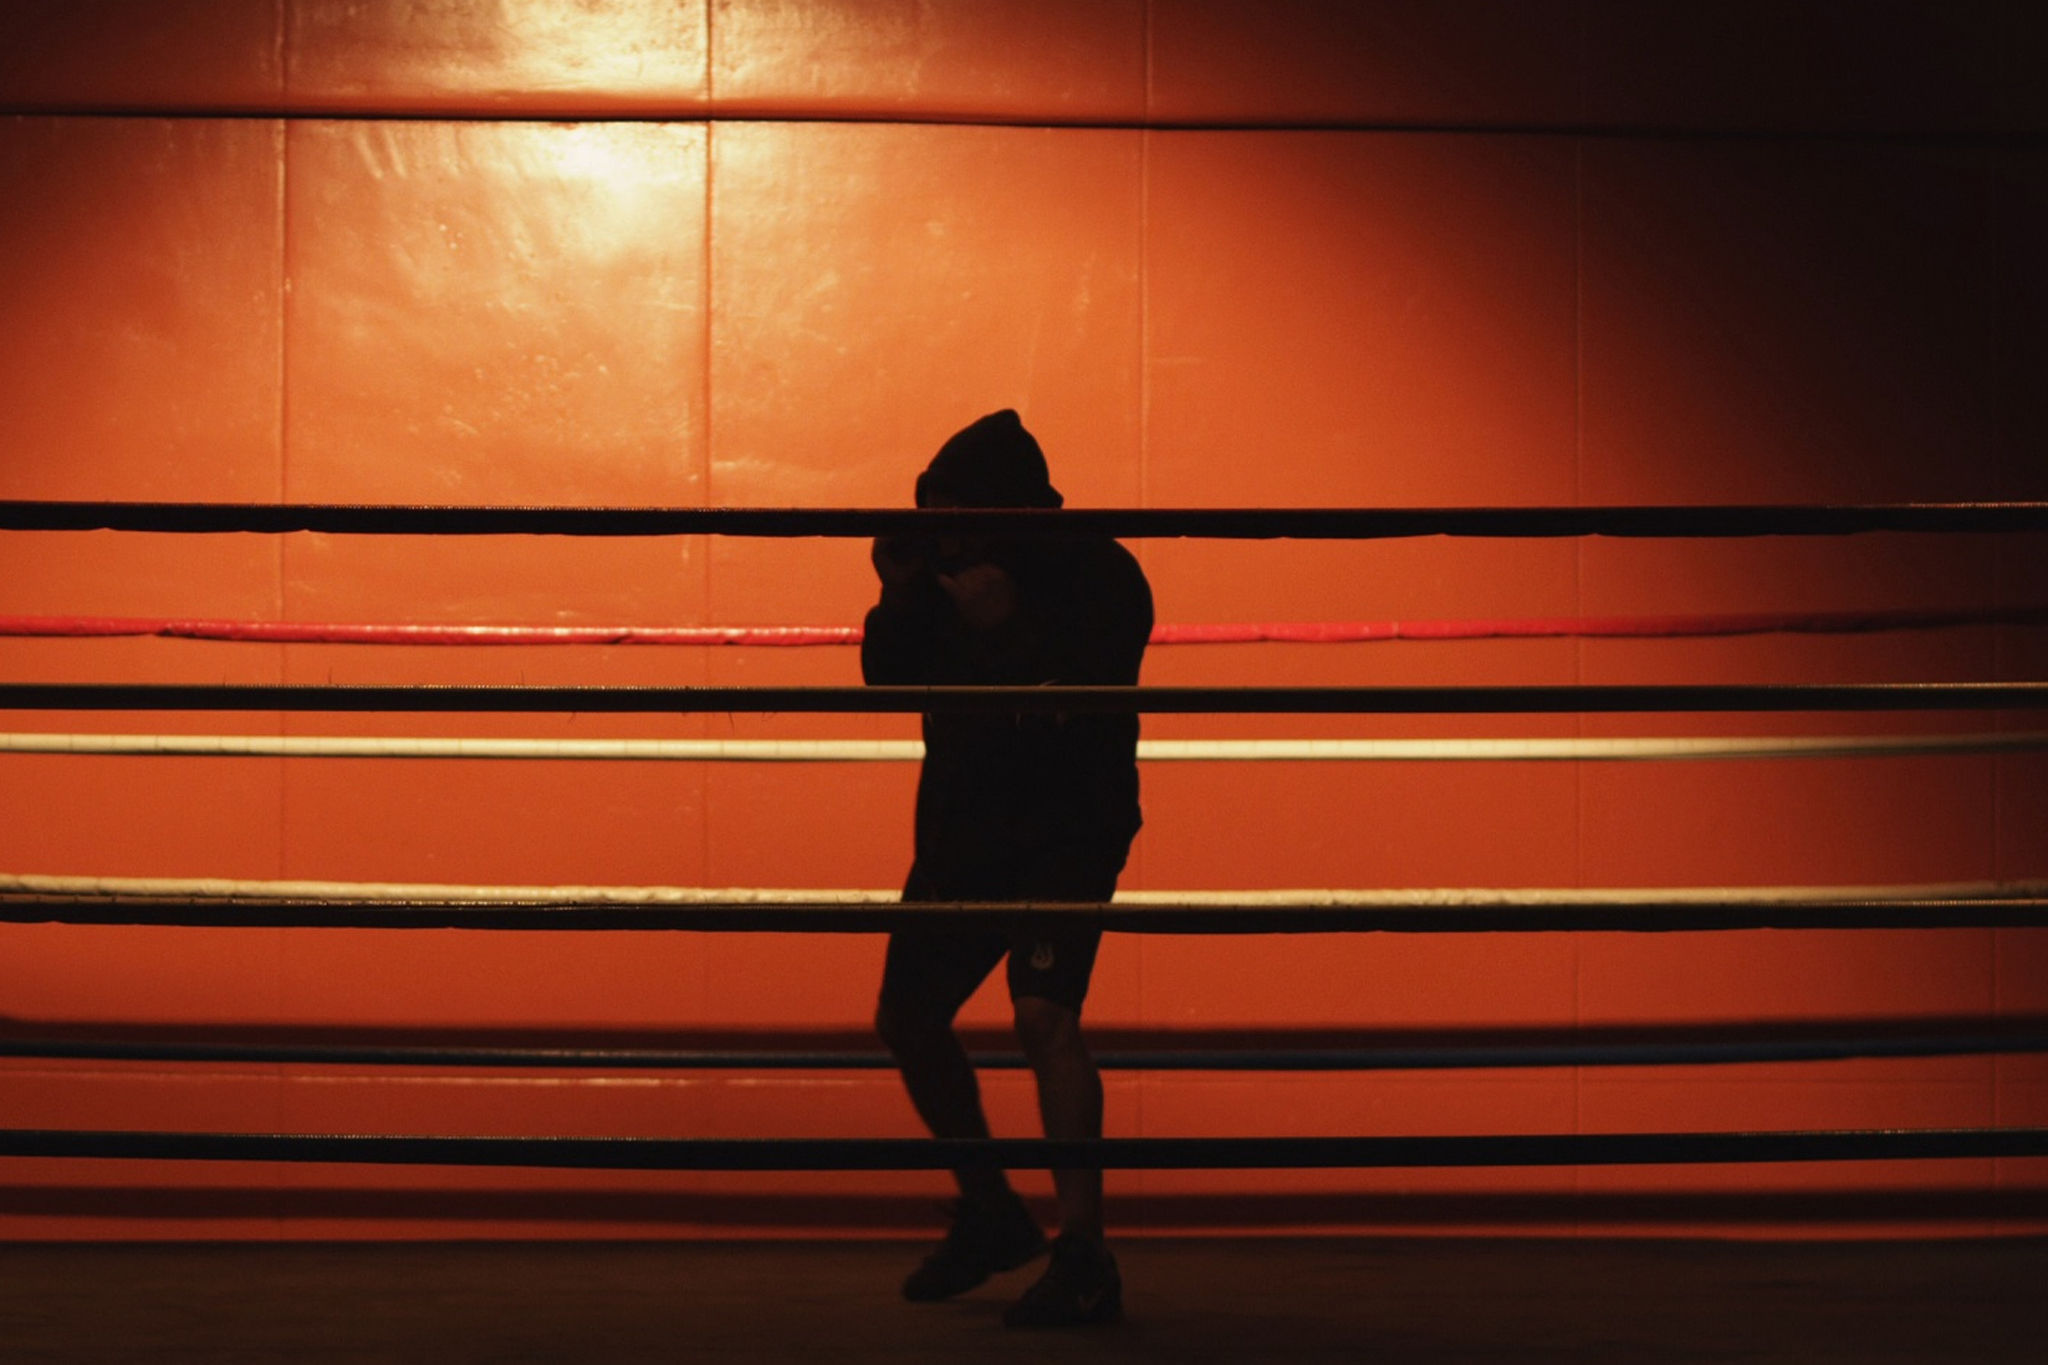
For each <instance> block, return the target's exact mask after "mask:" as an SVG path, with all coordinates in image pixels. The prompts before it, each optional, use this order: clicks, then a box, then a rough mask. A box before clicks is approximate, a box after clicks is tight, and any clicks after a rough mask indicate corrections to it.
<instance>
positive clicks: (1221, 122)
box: [0, 92, 2048, 150]
mask: <svg viewBox="0 0 2048 1365" xmlns="http://www.w3.org/2000/svg"><path fill="white" fill-rule="evenodd" d="M550 93H552V92H550ZM43 115H63V116H64V117H67V118H74V119H152V120H174V121H175V120H202V119H203V120H207V121H209V122H211V121H219V120H229V121H241V122H262V123H275V122H281V121H291V120H299V119H304V120H317V121H319V122H322V123H488V124H492V125H494V126H496V125H518V124H536V123H548V124H561V123H606V124H638V123H684V124H699V125H707V126H727V127H732V126H738V127H745V126H748V125H755V124H759V125H769V126H772V125H776V124H785V123H824V124H833V125H838V126H842V127H844V126H864V125H869V124H882V125H886V126H888V127H892V128H1014V129H1026V130H1039V129H1076V130H1081V131H1087V132H1110V133H1139V132H1166V133H1269V134H1283V133H1399V134H1405V135H1409V136H1417V137H1480V138H1494V137H1536V138H1587V139H1594V140H1598V141H1603V142H1606V141H1626V142H1704V143H1764V144H1773V145H1774V144H1786V143H1790V144H1795V145H1796V144H1813V143H1820V144H1841V145H1847V146H1852V147H1854V146H1905V147H1958V148H1988V149H1994V150H2003V149H2008V148H2032V147H2039V146H2041V145H2042V144H2043V143H2048V133H2044V132H2042V131H2041V130H2039V129H2037V128H2033V127H2031V126H2028V125H2026V124H2025V123H2024V122H2022V123H2020V124H2019V125H2017V126H2011V125H2008V126H1984V125H1981V124H1980V125H1974V126H1972V125H1967V124H1961V125H1957V126H1950V127H1936V128H1930V127H1916V126H1913V125H1911V124H1897V123H1870V124H1857V123H1847V124H1840V123H1837V124H1830V123H1828V122H1826V121H1824V120H1823V121H1814V122H1809V123H1803V124H1797V125H1793V126H1784V125H1779V126H1774V127H1744V126H1732V127H1731V126H1718V125H1714V124H1693V123H1659V122H1607V121H1600V122H1596V121H1591V120H1587V121H1579V120H1571V119H1566V120H1558V121H1550V120H1526V121H1515V122H1505V123H1503V122H1496V121H1493V120H1488V119H1469V120H1458V121H1442V120H1433V119H1412V120H1411V119H1387V118H1341V117H1325V118H1302V117H1294V116H1275V117H1271V118H1220V119H1219V118H1195V117H1175V116H1167V115H1160V114H1150V115H1147V116H1146V117H1143V118H1128V117H1127V118H1117V117H1114V116H1108V115H1089V114H1060V113H1017V112H1006V111H1002V110H943V111H940V110H925V111H920V112H912V111H909V110H902V109H889V110H886V111H876V112H867V113H862V112H858V111H850V110H840V111H835V112H833V113H830V114H825V113H822V112H820V111H819V110H816V109H807V108H799V109H793V110H786V111H778V110H773V109H744V110H739V109H728V108H720V107H718V106H716V105H705V104H699V103H692V102H689V101H678V102H677V103H675V104H671V105H659V106H656V107H653V108H624V109H621V108H613V107H609V106H604V107H598V106H593V105H592V104H591V103H589V102H587V101H578V100H575V99H561V100H553V101H550V100H539V101H535V100H532V99H525V100H523V101H522V102H521V104H520V107H519V108H518V110H517V111H516V112H508V111H507V110H505V109H504V108H502V107H500V106H498V105H496V104H493V103H489V102H487V101H481V102H479V103H477V104H474V105H462V104H456V105H448V104H444V103H440V102H434V103H430V104H427V105H424V106H423V105H419V104H412V105H407V104H403V103H399V104H381V105H377V106H375V107H370V108H362V107H352V108H330V107H327V106H326V105H324V104H323V103H320V102H308V103H292V102H289V101H287V102H284V103H279V104H254V105H252V104H208V103H206V102H204V101H181V102H178V103H165V102H163V101H158V100H71V99H9V100H0V117H31V116H43Z"/></svg>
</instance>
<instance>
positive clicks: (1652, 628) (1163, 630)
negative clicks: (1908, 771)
mask: <svg viewBox="0 0 2048 1365" xmlns="http://www.w3.org/2000/svg"><path fill="white" fill-rule="evenodd" d="M2043 624H2048V606H2036V607H2013V608H2004V609H1998V608H1980V609H1972V610H1950V611H1942V610H1919V611H1916V610H1884V611H1821V612H1757V613H1732V614H1731V613H1723V614H1717V615H1695V616H1552V617H1523V618H1508V619H1485V618H1480V619H1473V620H1436V621H1280V622H1239V623H1220V624H1184V625H1161V626H1158V627H1156V628H1155V629H1154V630H1153V632H1152V643H1153V644H1155V645H1195V644H1254V643H1287V644H1364V643H1372V642H1376V641H1383V640H1495V639H1516V638H1525V639H1526V638H1541V637H1549V638H1596V637H1598V638H1637V639H1659V638H1664V639H1669V638H1679V637H1687V636H1712V635H1756V634H1763V633H1767V632H1798V633H1809V634H1852V633H1860V632H1867V631H1885V630H1928V629H1934V628H1938V627H1944V626H1972V625H2043ZM0 636H32V637H64V638H84V637H113V636H165V637H171V638H176V639H186V640H233V641H246V642H261V643H271V644H355V645H855V644H859V643H860V639H861V630H860V627H859V626H504V625H500V626H475V625H391V624H338V623H320V622H297V621H220V620H181V619H174V618H165V617H134V616H0Z"/></svg>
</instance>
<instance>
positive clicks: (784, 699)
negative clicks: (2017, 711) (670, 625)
mask: <svg viewBox="0 0 2048 1365" xmlns="http://www.w3.org/2000/svg"><path fill="white" fill-rule="evenodd" d="M2043 706H2048V682H1960V683H1958V682H1942V683H1931V682H1930V683H1764V684H1751V685H1741V684H1712V683H1708V684H1693V683H1667V684H1651V685H1641V684H1594V685H1585V686H1580V685H1548V686H1546V685H1539V686H1528V687H1070V686H1043V687H956V686H935V687H905V686H886V687H882V686H875V687H524V686H516V687H515V686H469V685H459V684H454V685H451V684H434V685H429V686H388V685H374V684H373V685H368V686H350V685H343V684H275V685H273V684H260V683H259V684H240V683H219V684H207V683H0V710H23V709H34V710H50V711H67V710H70V711H337V712H343V711H345V712H360V711H387V712H449V711H462V712H498V713H507V712H527V713H536V712H561V713H580V714H587V715H598V714H604V715H624V714H642V715H649V714H682V713H688V712H733V713H739V712H756V713H760V712H812V713H815V712H840V713H847V714H865V715H875V714H889V713H896V714H922V713H925V712H930V711H951V712H961V713H968V714H982V715H988V714H997V713H1000V714H1010V713H1014V712H1019V711H1032V712H1065V713H1068V714H1073V715H1107V714H1127V713H1130V712H1134V711H1136V712H1151V713H1156V714H1162V715H1189V714H1203V715H1211V714H1219V713H1234V714H1241V715H1284V714H1294V715H1366V714H1374V715H1426V714H1438V715H1446V714H1460V715H1470V714H1477V713H1482V712H1490V713H1499V714H1509V713H1520V714H1527V715H1556V714H1560V713H1565V714H1569V713H1577V712H1594V711H1607V712H1630V711H1990V710H2002V709H2012V708H2036V707H2043Z"/></svg>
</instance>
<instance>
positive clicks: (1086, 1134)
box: [861, 410, 1152, 1327]
mask: <svg viewBox="0 0 2048 1365" xmlns="http://www.w3.org/2000/svg"><path fill="white" fill-rule="evenodd" d="M917 505H918V506H919V507H1043V508H1054V507H1058V506H1059V505H1060V495H1059V492H1058V490H1057V489H1055V488H1054V487H1053V486H1052V481H1051V479H1050V478H1049V477H1048V476H1047V474H1046V467H1045V455H1044V453H1043V452H1042V451H1040V450H1039V448H1038V442H1037V441H1035V440H1033V439H1032V438H1031V433H1030V432H1028V431H1026V430H1025V429H1024V424H1023V423H1022V422H1020V421H1018V420H1017V414H1016V413H1014V412H1011V411H1008V410H1005V411H1002V412H997V413H991V414H990V415H989V416H987V417H984V418H982V419H981V420H980V421H978V422H976V423H974V424H973V425H972V426H969V427H967V428H966V429H965V430H963V431H961V432H959V433H958V434H956V435H955V436H953V438H952V439H950V440H948V441H947V442H946V443H945V445H944V446H942V447H940V449H939V453H938V454H937V455H935V456H934V457H933V458H932V461H931V463H930V464H929V465H928V466H927V467H926V468H925V471H924V473H923V474H921V475H920V476H919V477H918V480H917ZM874 565H875V571H876V573H877V574H878V575H879V576H880V577H881V580H882V596H881V601H879V602H878V603H876V604H875V606H874V608H873V610H871V611H869V612H868V617H867V634H866V638H865V639H864V640H863V642H862V644H861V673H862V676H863V677H864V678H866V680H867V681H868V682H870V683H876V684H891V683H894V684H914V685H944V684H959V685H981V686H990V685H1002V686H1020V685H1021V686H1037V685H1040V684H1076V685H1078V684H1110V685H1121V686H1129V685H1131V684H1134V683H1136V682H1137V681H1138V664H1139V661H1140V660H1141V659H1142V658H1143V657H1144V653H1145V642H1146V640H1147V639H1148V638H1149V637H1150V635H1151V633H1152V592H1151V589H1150V588H1149V587H1148V586H1147V585H1146V582H1145V575H1144V573H1143V572H1142V571H1141V570H1140V569H1139V567H1138V562H1137V560H1135V559H1133V558H1132V557H1131V555H1130V554H1129V552H1127V551H1126V550H1125V549H1124V548H1123V547H1122V546H1121V545H1118V544H1117V543H1116V542H1115V541H1113V540H1111V539H1109V538H1108V537H1106V536H1088V535H1044V536H1018V537H1012V538H1001V537H990V536H978V535H972V534H967V535H959V534H952V533H947V534H941V535H930V536H915V537H886V538H884V539H882V540H878V541H876V542H875V547H874ZM924 743H925V757H924V769H923V771H922V772H921V773H920V774H919V776H918V784H917V834H916V852H915V857H914V859H913V860H912V863H911V868H910V876H909V880H908V881H907V882H906V883H905V885H904V888H903V899H904V900H905V901H1028V902H1040V903H1042V902H1049V901H1082V902H1099V901H1106V900H1108V899H1109V898H1110V896H1111V895H1112V894H1113V893H1114V892H1115V890H1116V880H1117V876H1118V874H1119V873H1120V872H1122V870H1123V865H1124V858H1125V856H1126V855H1127V854H1128V853H1129V851H1130V846H1131V839H1132V837H1133V836H1134V835H1136V834H1137V832H1138V825H1139V814H1138V761H1137V747H1138V718H1137V716H1136V715H1135V714H1128V715H1078V714H1077V715H1061V714H1055V713H1047V712H1015V713H1011V714H995V715H971V714H964V713H958V712H932V713H927V714H926V716H925V717H924ZM1101 940H1102V934H1101V931H1100V930H1097V929H1093V928H1090V927H1087V926H1086V925H1085V924H1077V923H1076V922H1075V921H1073V920H1071V919H1062V918H1060V917H1058V916H1047V917H1045V918H1044V920H1042V921H1041V922H1038V923H1036V924H1033V925H1030V926H1027V927H1023V928H1019V929H1016V930H1010V929H1001V928H998V929H983V928H977V927H975V926H973V925H971V924H969V925H962V924H958V923H954V924H947V923H946V922H945V921H944V920H943V919H941V920H939V921H937V922H936V923H935V924H934V925H933V927H930V928H925V929H918V930H907V931H903V932H899V933H896V934H893V935H891V936H890V939H889V953H888V960H887V962H886V964H885V965H884V967H883V969H882V998H881V1005H880V1007H879V1009H878V1010H877V1011H876V1025H877V1027H878V1029H879V1030H880V1032H881V1035H882V1038H883V1041H884V1042H886V1043H887V1044H888V1045H889V1050H890V1052H891V1053H892V1054H893V1055H894V1056H895V1058H896V1062H897V1065H898V1067H899V1068H900V1069H901V1071H902V1074H903V1080H904V1085H905V1087H906V1089H907V1090H908V1091H909V1093H910V1098H911V1101H912V1103H913V1104H914V1105H915V1106H916V1108H917V1111H918V1114H919V1115H920V1117H922V1118H923V1119H924V1121H925V1123H926V1126H928V1127H929V1128H930V1129H931V1131H932V1132H933V1134H934V1135H935V1136H938V1137H943V1138H976V1137H986V1136H988V1120H987V1118H986V1116H985V1115H984V1114H983V1112H982V1108H981V1099H980V1092H979V1089H978V1087H977V1085H976V1082H975V1078H974V1069H973V1066H972V1064H971V1063H970V1061H969V1060H968V1057H967V1054H966V1053H965V1052H964V1051H963V1050H962V1049H961V1047H960V1042H959V1039H958V1037H957V1036H956V1035H955V1034H954V1032H953V1020H954V1017H955V1015H957V1014H958V1012H959V1010H960V1007H961V1005H963V1004H965V1003H966V1001H967V998H968V997H969V996H971V995H972V994H973V993H974V991H975V990H976V988H977V987H979V986H980V985H981V983H982V982H983V981H984V980H985V979H987V977H988V975H989V974H990V973H991V972H992V971H994V970H995V966H996V964H997V963H998V962H1001V961H1003V960H1004V959H1005V958H1006V957H1007V959H1008V962H1009V967H1008V982H1009V988H1010V999H1011V1003H1012V1007H1013V1010H1014V1014H1015V1018H1016V1024H1017V1036H1018V1040H1019V1042H1021V1043H1022V1044H1023V1047H1024V1055H1025V1057H1026V1058H1027V1059H1028V1060H1029V1062H1030V1063H1031V1068H1032V1072H1033V1075H1034V1077H1035V1079H1036V1080H1037V1083H1038V1094H1039V1112H1040V1115H1041V1117H1043V1119H1044V1121H1045V1130H1046V1135H1047V1136H1048V1137H1056V1138H1090V1137H1100V1136H1101V1135H1102V1080H1101V1076H1100V1073H1099V1072H1098V1071H1097V1070H1096V1068H1095V1064H1094V1062H1093V1061H1092V1060H1091V1059H1090V1058H1089V1056H1088V1052H1087V1048H1086V1047H1085V1045H1084V1044H1083V1043H1082V1041H1081V1033H1080V1017H1081V1004H1082V1001H1083V999H1084V998H1085V997H1086V995H1087V993H1088V981H1089V977H1090V975H1091V974H1092V972H1093V971H1094V966H1095V954H1096V949H1097V948H1098V947H1099V945H1100V943H1101ZM954 1177H955V1179H956V1180H958V1182H959V1185H960V1203H959V1205H958V1206H957V1207H956V1210H955V1214H954V1221H953V1228H952V1231H951V1232H950V1233H948V1235H947V1237H946V1239H945V1241H944V1242H942V1243H941V1244H940V1245H939V1247H938V1248H937V1250H935V1251H933V1252H932V1254H931V1255H930V1256H928V1257H927V1258H926V1259H925V1261H924V1263H923V1264H922V1265H920V1266H919V1267H918V1268H917V1269H916V1270H915V1271H913V1272H912V1273H911V1275H910V1278H909V1279H907V1280H906V1281H905V1282H904V1285H903V1293H904V1296H905V1297H906V1298H910V1299H918V1300H923V1299H944V1298H950V1297H952V1296H953V1295H955V1294H959V1293H962V1292H964V1291H965V1290H968V1289H971V1288H973V1287H974V1286H975V1285H978V1284H980V1283H981V1282H982V1281H984V1280H986V1279H987V1278H988V1277H989V1276H991V1275H993V1274H996V1273H999V1272H1001V1271H1004V1270H1009V1269H1012V1268H1014V1267H1016V1266H1019V1265H1022V1264H1024V1263H1025V1262H1026V1261H1028V1260H1030V1259H1032V1258H1033V1257H1034V1256H1036V1255H1038V1254H1039V1253H1040V1252H1041V1251H1043V1250H1044V1247H1045V1236H1044V1234H1043V1233H1042V1232H1041V1231H1040V1230H1039V1227H1038V1224H1037V1222H1036V1220H1035V1219H1034V1218H1033V1217H1032V1215H1031V1213H1030V1211H1029V1210H1028V1209H1027V1208H1025V1206H1024V1204H1023V1202H1022V1201H1021V1200H1020V1199H1019V1198H1018V1197H1017V1195H1016V1193H1015V1192H1014V1191H1013V1190H1011V1189H1010V1187H1009V1184H1008V1181H1007V1178H1006V1177H1005V1175H1004V1173H1003V1172H1002V1171H1001V1170H1000V1169H998V1168H996V1167H993V1166H987V1165H981V1164H976V1165H967V1166H963V1167H960V1168H957V1169H956V1170H955V1171H954ZM1053 1186H1054V1189H1055V1191H1056V1193H1057V1194H1058V1196H1059V1205H1060V1223H1061V1229H1062V1231H1061V1234H1060V1237H1059V1240H1058V1241H1056V1242H1055V1243H1054V1244H1053V1251H1052V1260H1051V1263H1050V1264H1049V1266H1048V1268H1047V1270H1046V1273H1045V1277H1044V1278H1043V1279H1041V1280H1040V1281H1039V1282H1038V1283H1037V1284H1036V1285H1035V1286H1033V1287H1032V1288H1031V1289H1030V1290H1029V1291H1028V1292H1026V1294H1025V1295H1024V1297H1023V1298H1021V1299H1019V1300H1018V1301H1017V1303H1016V1304H1015V1305H1013V1306H1012V1307H1011V1309H1010V1310H1009V1312H1008V1313H1006V1314H1005V1315H1004V1319H1003V1320H1004V1322H1005V1324H1006V1325H1009V1326H1020V1327H1049V1326H1067V1325H1073V1324H1078V1323H1084V1322H1104V1321H1108V1320H1110V1319H1112V1318H1114V1317H1116V1316H1118V1315H1119V1314H1120V1313H1121V1312H1122V1281H1121V1279H1120V1278H1119V1277H1118V1273H1117V1268H1116V1261H1115V1258H1114V1257H1113V1256H1111V1255H1110V1253H1109V1250H1108V1248H1107V1247H1106V1246H1105V1245H1104V1243H1103V1238H1102V1174H1101V1172H1100V1171H1091V1170H1063V1171H1054V1172H1053Z"/></svg>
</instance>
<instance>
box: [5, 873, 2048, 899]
mask: <svg viewBox="0 0 2048 1365" xmlns="http://www.w3.org/2000/svg"><path fill="white" fill-rule="evenodd" d="M5 895H17V896H79V897H94V898H101V899H104V898H107V897H115V898H129V899H139V900H146V899H174V900H221V901H234V900H299V901H323V900H331V901H349V902H360V901H397V902H407V903H415V904H436V905H455V904H460V905H493V904H502V903H506V902H546V903H548V904H561V905H746V904H757V903H758V904H796V903H802V904H807V905H894V904H896V903H897V902H898V901H900V900H901V899H902V895H901V893H900V892H897V891H889V890H876V891H860V890H821V889H817V888H809V887H804V888H794V889H783V888H773V887H757V886H738V887H734V886H726V887H703V886H464V885H455V884H446V883H439V882H337V881H250V880H237V879H231V878H225V877H72V876H49V875H43V874H38V873H25V872H0V896H5ZM2043 895H2048V881H2009V882H2000V881H1973V882H1937V883H1914V884H1893V885H1876V886H1684V887H1668V886H1667V887H1648V888H1641V887H1636V888H1631V887H1483V886H1482V887H1458V886H1439V887H1400V888H1392V889H1385V888H1373V889H1360V888H1321V889H1315V888H1292V889H1259V890H1242V891H1119V892H1117V893H1116V896H1115V901H1116V903H1117V904H1119V905H1160V906H1173V905H1244V906H1347V905H1358V906H1396V907H1406V906H1423V907H1429V906H1461V905H1471V906H1486V905H1515V906H1521V905H1528V906H1541V905H1559V904H1562V905H1583V904H1616V905H1790V904H1802V903H1807V902H1816V901H1819V902H1832V901H1884V900H1909V901H1910V900H1984V899H1992V898H1999V897H2036V896H2043Z"/></svg>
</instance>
